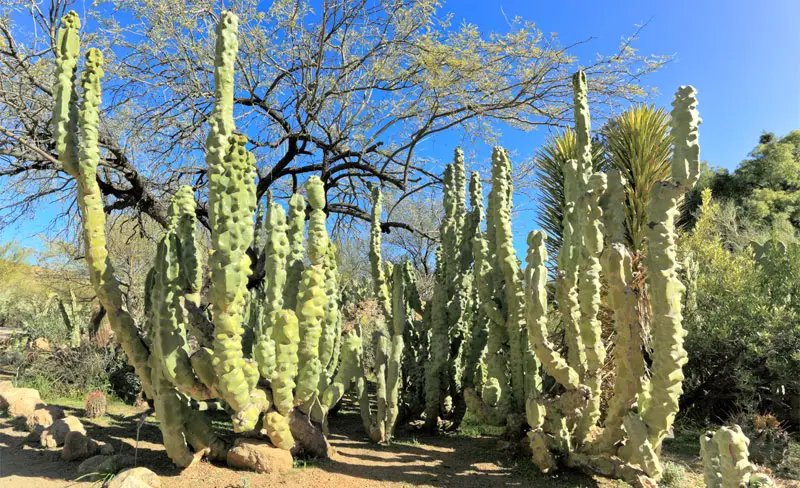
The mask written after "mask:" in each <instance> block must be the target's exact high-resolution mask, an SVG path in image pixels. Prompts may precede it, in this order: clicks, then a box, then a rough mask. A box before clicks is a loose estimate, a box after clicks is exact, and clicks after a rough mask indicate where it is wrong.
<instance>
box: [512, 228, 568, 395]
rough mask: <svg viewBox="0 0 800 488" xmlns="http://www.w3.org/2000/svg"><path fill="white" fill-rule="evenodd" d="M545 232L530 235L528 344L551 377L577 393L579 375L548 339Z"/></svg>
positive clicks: (527, 311) (527, 278)
mask: <svg viewBox="0 0 800 488" xmlns="http://www.w3.org/2000/svg"><path fill="white" fill-rule="evenodd" d="M545 239H546V235H545V233H544V232H543V231H533V232H531V233H530V234H528V259H527V261H528V267H527V269H526V270H525V274H526V282H527V293H526V294H525V296H526V318H527V320H526V325H527V331H528V341H529V342H530V344H531V346H532V347H533V350H534V352H535V353H536V355H537V356H538V357H539V361H541V362H542V366H543V367H544V370H545V372H546V373H547V374H549V375H550V376H552V377H553V378H554V379H555V380H556V381H557V382H558V383H559V384H561V385H563V386H564V387H565V388H567V389H570V390H574V389H576V388H578V386H579V385H580V378H579V377H578V372H577V371H575V370H574V369H573V368H572V367H570V365H569V364H567V362H566V361H565V360H564V358H563V357H562V356H561V354H559V352H558V351H557V350H556V349H555V348H554V347H553V345H552V344H551V343H550V341H549V340H548V339H547V290H546V285H547V269H546V268H545V262H547V248H546V247H545Z"/></svg>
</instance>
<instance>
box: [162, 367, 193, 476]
mask: <svg viewBox="0 0 800 488" xmlns="http://www.w3.org/2000/svg"><path fill="white" fill-rule="evenodd" d="M153 372H154V374H153V387H154V389H155V398H154V399H153V406H154V407H155V411H156V417H157V418H158V428H159V429H160V430H161V437H162V442H163V444H164V449H165V450H166V451H167V456H169V458H170V459H171V460H172V462H174V463H175V464H177V465H178V466H181V467H184V468H185V467H187V466H189V465H191V464H192V462H194V456H193V455H192V451H191V450H190V449H189V444H188V442H187V440H186V435H185V428H184V420H185V419H184V417H185V414H186V406H185V405H184V403H183V401H182V400H181V396H180V394H179V393H178V391H177V390H175V388H174V387H173V386H172V384H171V383H170V382H169V381H168V380H167V379H166V378H164V377H163V376H162V375H161V374H160V372H161V371H160V370H159V367H158V366H157V365H156V364H153Z"/></svg>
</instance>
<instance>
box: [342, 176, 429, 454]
mask: <svg viewBox="0 0 800 488" xmlns="http://www.w3.org/2000/svg"><path fill="white" fill-rule="evenodd" d="M382 212H383V195H382V193H381V190H380V188H378V187H374V188H372V221H371V226H370V264H371V267H372V281H373V295H374V296H375V297H376V299H377V300H378V303H379V304H380V307H381V309H382V311H383V314H384V317H385V318H386V320H387V322H388V324H389V335H390V337H386V335H384V334H383V332H381V331H376V333H375V334H374V336H373V337H372V345H371V346H372V347H373V348H374V352H375V367H374V374H375V387H376V388H375V391H376V408H375V411H373V409H372V408H371V405H370V398H369V390H368V388H367V387H368V384H367V378H366V375H364V376H363V378H362V379H361V381H359V382H358V384H357V389H358V393H359V403H360V408H361V418H362V420H363V423H364V428H365V430H366V431H367V433H368V434H369V436H370V438H371V439H372V440H373V441H375V442H386V441H388V440H390V439H391V438H392V436H393V434H394V428H395V424H396V422H397V419H398V416H399V415H400V407H401V402H402V401H405V403H406V404H410V403H413V402H414V401H415V399H416V400H418V399H419V394H420V392H419V390H418V388H419V387H420V386H421V385H420V383H419V380H420V374H419V370H418V369H417V368H419V367H420V365H419V364H414V359H415V357H416V355H417V354H418V353H419V351H417V350H416V348H413V347H412V348H411V349H409V350H408V351H407V350H406V347H405V345H406V344H405V342H406V338H410V340H411V343H410V345H412V346H416V345H418V341H419V340H420V336H419V333H418V329H417V326H418V325H419V324H418V323H415V320H414V313H415V311H419V312H421V311H422V304H421V302H420V299H419V295H418V294H417V291H416V283H415V280H414V278H413V270H412V269H411V265H410V263H409V262H408V261H406V262H405V263H404V264H402V265H399V264H398V265H388V264H390V263H386V264H384V262H383V255H382V252H381V228H380V223H381V214H382ZM387 271H388V272H387ZM389 273H391V280H389V279H387V275H388V274H389ZM389 283H391V286H389ZM404 368H405V369H407V371H406V372H405V374H404V372H403V370H404ZM415 370H416V374H413V375H411V376H409V373H411V372H413V371H415ZM363 373H364V372H363V371H362V374H363ZM404 383H405V384H404ZM401 390H402V391H403V395H404V396H405V397H406V398H404V399H401V394H400V392H401ZM412 409H413V407H412Z"/></svg>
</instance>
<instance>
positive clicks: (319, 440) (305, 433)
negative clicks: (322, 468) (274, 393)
mask: <svg viewBox="0 0 800 488" xmlns="http://www.w3.org/2000/svg"><path fill="white" fill-rule="evenodd" d="M289 428H290V429H291V431H292V437H294V448H293V449H292V453H293V454H295V455H308V456H312V457H315V458H318V459H330V458H332V457H333V456H334V455H335V454H336V449H334V448H333V446H331V444H330V443H329V442H328V438H327V437H326V436H325V432H324V431H323V429H322V426H321V425H320V424H318V423H316V422H312V421H311V418H310V417H309V415H308V414H305V413H303V412H301V411H300V409H297V408H296V409H294V410H293V411H292V413H291V414H289Z"/></svg>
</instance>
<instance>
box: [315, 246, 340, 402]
mask: <svg viewBox="0 0 800 488" xmlns="http://www.w3.org/2000/svg"><path fill="white" fill-rule="evenodd" d="M324 267H325V297H326V300H325V318H324V320H323V321H322V336H321V337H320V340H319V356H320V363H321V364H322V368H323V372H322V375H320V385H321V386H322V388H321V389H320V391H324V390H325V388H326V387H327V386H328V380H329V379H330V378H331V377H332V376H333V372H334V370H335V369H336V367H335V365H333V367H331V366H332V363H333V362H334V361H336V360H338V354H339V351H338V350H337V348H338V342H339V339H340V338H339V336H340V335H341V331H340V330H339V327H340V326H341V322H340V320H339V268H338V266H337V263H336V247H335V246H334V245H333V243H330V245H329V246H328V249H327V250H326V251H325V259H324Z"/></svg>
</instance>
